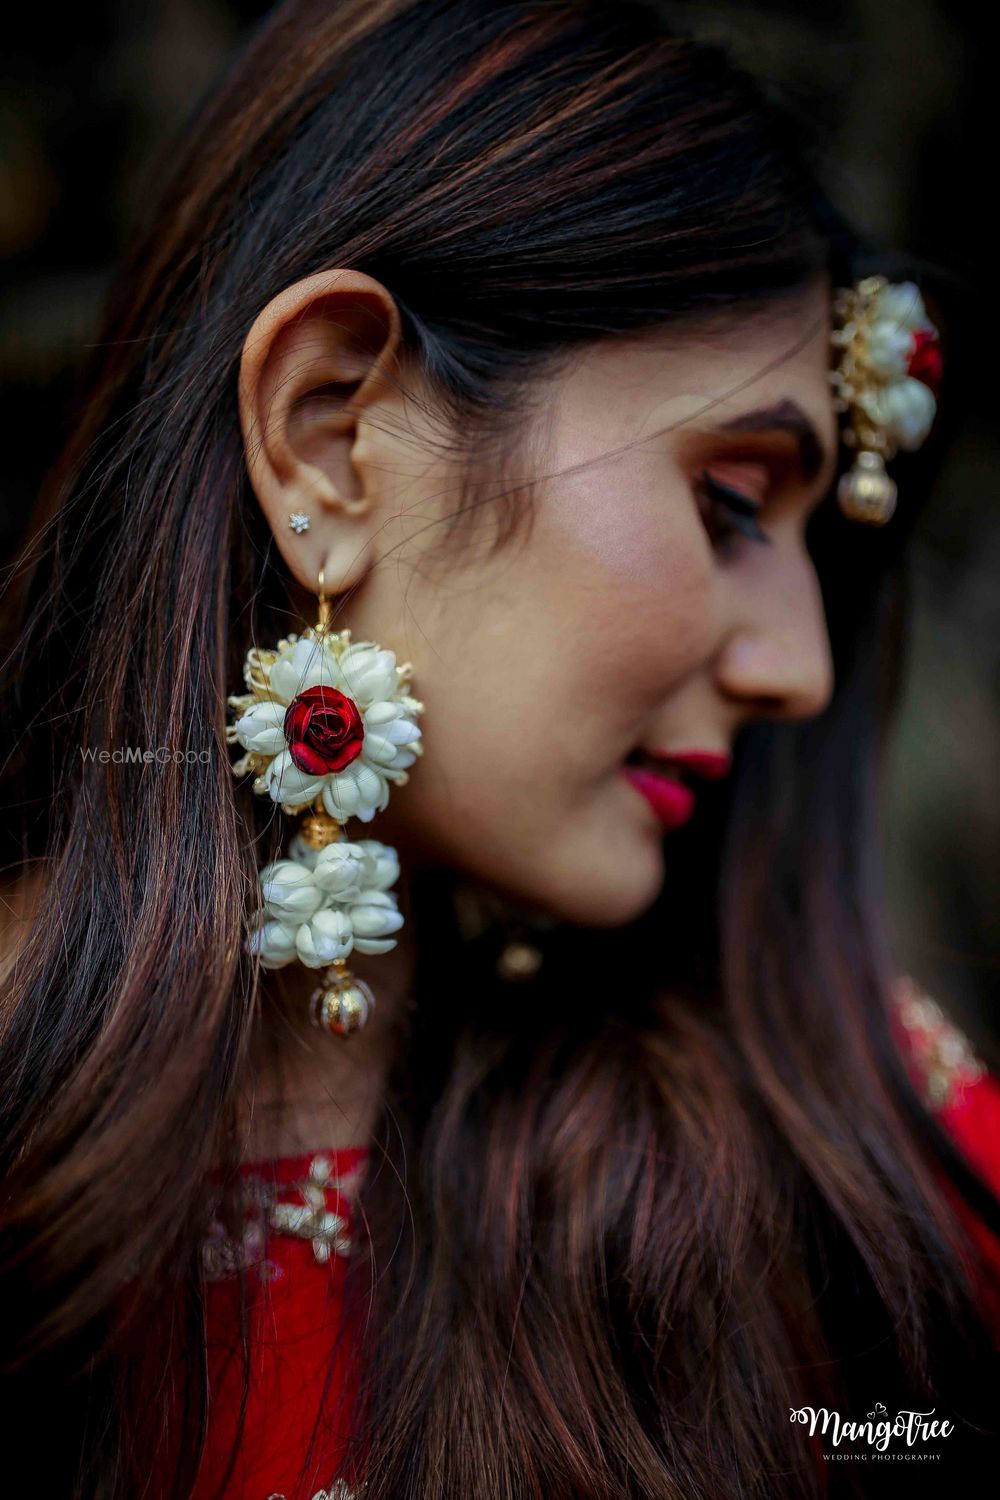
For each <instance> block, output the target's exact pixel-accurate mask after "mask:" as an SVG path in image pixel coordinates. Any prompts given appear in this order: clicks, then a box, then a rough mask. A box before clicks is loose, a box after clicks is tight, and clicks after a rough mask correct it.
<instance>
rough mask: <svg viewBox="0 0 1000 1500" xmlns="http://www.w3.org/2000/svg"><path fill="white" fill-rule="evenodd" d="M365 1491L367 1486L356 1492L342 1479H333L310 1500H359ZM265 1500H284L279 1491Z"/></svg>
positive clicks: (362, 1486) (360, 1487) (359, 1488)
mask: <svg viewBox="0 0 1000 1500" xmlns="http://www.w3.org/2000/svg"><path fill="white" fill-rule="evenodd" d="M366 1489H367V1485H365V1484H361V1485H360V1486H359V1487H358V1488H357V1489H356V1490H352V1489H350V1488H349V1487H348V1486H347V1485H346V1484H345V1483H344V1481H343V1480H342V1479H335V1480H334V1482H333V1484H332V1486H331V1487H330V1489H328V1490H317V1491H316V1493H315V1495H313V1497H312V1500H361V1496H362V1495H363V1494H364V1492H365V1490H366ZM267 1500H285V1496H284V1495H283V1494H282V1493H281V1492H280V1490H275V1491H274V1492H273V1493H272V1494H270V1495H268V1497H267Z"/></svg>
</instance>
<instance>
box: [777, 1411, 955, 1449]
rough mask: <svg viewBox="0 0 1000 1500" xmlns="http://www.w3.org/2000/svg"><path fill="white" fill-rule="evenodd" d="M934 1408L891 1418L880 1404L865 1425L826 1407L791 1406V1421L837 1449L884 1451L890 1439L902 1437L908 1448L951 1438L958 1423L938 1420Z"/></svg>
mask: <svg viewBox="0 0 1000 1500" xmlns="http://www.w3.org/2000/svg"><path fill="white" fill-rule="evenodd" d="M934 1411H935V1408H934V1407H932V1408H931V1410H930V1411H905V1410H904V1411H898V1412H897V1413H896V1415H895V1416H894V1417H890V1416H889V1413H888V1412H887V1411H886V1409H885V1407H884V1406H883V1405H882V1403H881V1401H879V1402H878V1403H877V1404H876V1405H875V1406H874V1407H873V1409H872V1410H871V1411H870V1412H869V1413H868V1415H867V1417H866V1418H865V1420H864V1421H863V1422H858V1421H845V1420H844V1418H843V1417H842V1416H841V1415H840V1412H839V1411H830V1410H829V1408H828V1407H825V1406H819V1407H817V1406H799V1407H795V1406H792V1407H789V1413H790V1420H791V1421H792V1422H801V1423H802V1424H803V1425H804V1426H808V1428H809V1436H810V1437H813V1436H815V1434H816V1433H817V1432H820V1433H821V1434H822V1435H823V1437H829V1439H830V1442H831V1443H832V1444H833V1446H834V1447H835V1448H836V1447H837V1446H838V1445H839V1444H840V1443H843V1442H847V1443H864V1444H866V1445H867V1446H868V1447H870V1448H877V1449H878V1450H879V1451H880V1452H884V1451H885V1450H886V1448H888V1446H889V1440H890V1438H901V1439H902V1440H903V1441H904V1442H905V1443H906V1445H907V1447H909V1448H913V1447H915V1446H916V1445H918V1444H920V1443H926V1442H930V1441H931V1440H932V1439H933V1438H942V1437H948V1436H949V1435H950V1434H951V1433H952V1432H954V1430H955V1424H954V1423H953V1422H949V1421H947V1420H946V1419H944V1418H935V1416H934Z"/></svg>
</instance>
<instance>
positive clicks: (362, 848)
mask: <svg viewBox="0 0 1000 1500" xmlns="http://www.w3.org/2000/svg"><path fill="white" fill-rule="evenodd" d="M329 618H330V605H329V600H328V599H327V598H326V596H325V594H324V590H323V574H322V571H321V572H320V590H319V621H318V623H317V624H316V625H315V626H311V627H309V628H308V629H306V630H304V631H303V632H302V634H301V635H289V636H287V637H286V638H284V639H283V640H280V641H279V642H278V644H277V646H276V647H275V648H273V649H263V650H262V649H260V648H259V647H256V646H253V647H251V649H250V650H249V651H248V652H247V656H246V663H245V666H244V673H243V675H244V680H245V683H246V687H247V691H246V692H245V693H234V694H233V695H232V696H231V697H230V698H229V699H228V703H229V707H230V708H231V709H232V710H233V711H234V714H235V722H234V723H232V724H230V725H228V726H227V728H226V740H227V742H228V743H229V744H233V745H235V744H238V745H241V746H242V748H243V750H244V752H245V754H244V755H243V756H242V757H241V758H240V759H239V760H238V761H236V762H235V763H234V764H233V767H232V770H233V774H234V775H235V776H245V775H247V774H249V773H250V772H253V773H254V783H253V789H254V791H255V792H257V793H258V794H260V795H261V796H269V797H270V798H271V800H272V801H273V802H276V803H277V804H278V805H279V806H280V807H281V808H282V810H283V811H284V812H285V813H287V814H289V815H291V816H298V815H300V814H301V815H303V817H302V823H301V825H300V827H299V829H298V831H297V832H296V834H295V836H294V837H293V839H292V840H291V844H290V846H289V852H288V857H287V858H285V859H279V860H276V861H274V862H272V863H271V864H269V865H267V866H265V868H264V869H263V870H261V871H260V876H259V879H260V904H259V908H258V910H257V911H255V912H254V914H253V916H252V917H251V920H250V928H249V935H248V939H247V946H248V948H249V950H250V951H251V952H253V953H256V954H259V956H260V962H261V965H262V967H264V968H268V969H277V968H281V967H283V966H284V965H285V964H288V963H292V962H295V961H298V962H300V963H302V964H305V965H306V967H307V968H311V969H326V970H327V973H326V975H325V976H323V977H322V978H321V982H320V984H319V987H318V988H317V989H316V990H314V992H313V994H312V998H311V1006H310V1013H311V1018H312V1020H313V1022H314V1024H315V1025H317V1026H321V1027H325V1028H326V1029H327V1030H329V1031H333V1032H335V1033H336V1034H337V1035H339V1036H346V1035H348V1034H349V1033H351V1032H352V1031H357V1030H359V1029H360V1028H361V1027H362V1026H364V1025H365V1023H366V1022H367V1020H368V1017H369V1015H370V1013H371V1010H372V1007H373V1006H374V1004H375V997H374V995H373V994H372V991H371V988H370V986H369V985H367V984H365V983H364V981H363V980H360V979H357V978H356V977H355V976H354V975H353V974H352V973H351V972H350V970H349V969H348V967H347V959H348V956H349V955H350V954H351V953H352V952H354V951H357V952H358V953H364V954H378V953H387V952H389V950H390V949H391V948H394V947H395V946H396V939H395V937H394V936H393V934H394V933H396V932H398V931H399V929H400V928H401V927H402V925H403V917H402V915H401V913H400V911H399V908H398V906H397V904H396V898H395V896H394V895H393V894H392V892H391V891H390V889H389V887H390V886H391V885H393V884H394V883H395V881H396V879H397V877H398V875H399V860H398V858H397V856H396V851H395V850H394V849H391V848H389V846H388V845H386V844H380V843H378V841H377V840H375V839H362V840H360V841H357V842H350V841H348V840H347V839H346V836H345V834H344V829H343V825H344V823H346V821H347V820H348V818H358V819H359V820H360V821H361V822H362V823H370V822H371V820H372V819H373V818H374V817H375V814H376V813H378V812H381V811H383V809H384V808H385V807H386V805H387V804H388V801H389V788H390V785H395V786H404V785H405V784H406V782H407V781H408V780H409V768H410V767H411V766H412V765H413V764H414V762H415V761H416V760H417V758H418V756H420V755H421V754H422V753H423V744H422V739H421V732H420V728H419V726H418V725H417V722H416V720H417V716H418V715H419V714H421V713H422V712H423V708H424V706H423V704H422V703H421V702H420V701H419V700H418V699H416V698H414V697H412V696H411V695H410V693H409V692H408V691H407V688H408V685H409V681H410V678H411V676H412V673H413V668H412V666H411V665H410V663H409V662H404V663H402V664H401V665H399V666H397V665H396V658H395V656H394V655H393V653H392V652H391V651H384V650H382V648H381V647H380V646H378V645H376V644H375V643H374V642H373V641H360V642H356V643H353V644H352V642H351V632H350V631H349V630H340V631H337V632H335V633H331V632H330V631H329Z"/></svg>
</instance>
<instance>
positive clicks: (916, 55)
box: [0, 0, 1000, 1067]
mask: <svg viewBox="0 0 1000 1500" xmlns="http://www.w3.org/2000/svg"><path fill="white" fill-rule="evenodd" d="M270 8H271V6H270V5H269V4H267V3H262V0H160V3H153V0H91V3H90V4H89V5H86V6H80V7H79V8H76V9H73V8H64V9H61V10H60V11H59V13H58V16H56V15H54V14H53V12H52V10H51V8H50V7H46V6H40V5H39V6H32V5H19V6H15V7H11V9H10V10H9V11H8V12H7V14H6V19H5V25H4V32H5V43H6V45H5V48H4V60H3V63H2V65H0V66H2V70H3V72H2V79H0V253H2V258H3V262H4V265H5V269H6V276H5V277H4V281H3V286H2V289H0V380H2V383H3V412H4V421H5V430H6V447H5V462H4V467H3V475H2V480H0V558H2V560H3V561H6V560H7V558H8V557H9V555H10V552H11V550H12V548H13V547H14V546H15V545H16V543H17V540H18V538H19V536H20V534H21V529H22V527H23V524H24V521H25V518H26V516H27V513H28V509H29V507H30V506H31V504H32V500H33V497H34V495H35V492H36V489H37V486H38V483H39V480H40V478H41V475H42V473H43V471H44V470H45V468H46V466H47V464H48V463H49V460H50V458H51V457H52V455H53V454H54V452H55V450H56V448H57V447H58V445H59V443H60V440H61V436H62V433H63V430H64V421H65V413H64V404H65V400H66V396H67V394H68V391H69V386H70V382H71V379H72V375H73V371H74V369H75V367H76V364H77V361H78V359H79V357H80V354H81V351H82V350H83V348H84V347H85V345H86V344H87V342H88V340H90V339H92V338H93V337H94V333H95V329H96V323H97V316H98V311H99V307H100V304H101V300H102V298H103V295H104V292H105V288H106V286H107V283H108V280H109V276H110V274H111V272H112V270H113V267H114V263H115V259H116V257H117V255H118V253H119V251H120V249H121V247H122V244H123V242H124V240H125V238H126V236H127V235H128V232H129V229H130V225H131V223H132V220H133V215H134V214H135V212H136V211H137V209H138V208H139V207H140V206H141V204H142V202H143V199H144V198H145V197H146V195H148V194H149V193H150V192H151V191H152V190H153V189H154V188H155V175H156V174H155V167H156V160H157V157H158V155H159V154H160V153H162V152H163V151H164V149H165V148H166V147H167V146H168V143H169V141H170V138H171V135H172V133H173V132H174V131H175V130H177V129H178V128H179V127H180V126H181V125H182V124H183V121H184V119H185V117H186V116H187V114H188V112H189V111H190V109H191V108H192V106H193V105H194V104H195V102H196V101H197V99H198V97H199V96H200V95H201V93H202V92H203V91H204V90H206V89H208V88H210V87H211V84H212V80H213V78H214V76H215V74H216V72H217V70H218V69H219V68H220V66H221V65H222V64H223V63H224V61H225V59H226V57H227V55H228V53H229V52H230V50H231V49H232V48H234V47H235V46H237V45H238V44H239V42H240V39H241V37H243V36H244V35H245V34H246V32H247V31H248V30H249V29H250V28H251V27H252V26H253V25H254V23H255V22H256V21H257V20H258V18H259V17H261V16H262V15H263V14H265V12H267V11H268V10H269V9H270ZM666 9H668V11H669V13H671V14H674V15H677V16H678V17H679V19H681V20H682V21H683V22H684V23H685V24H686V25H687V26H688V27H689V29H691V30H694V31H696V32H697V33H699V34H702V35H709V36H712V37H718V38H722V39H725V40H727V41H728V42H729V43H730V45H731V46H732V48H733V50H734V51H735V53H736V54H737V56H738V57H739V58H740V60H742V61H744V62H745V63H747V64H748V65H749V66H750V67H751V68H752V70H753V71H754V72H755V73H757V74H758V76H761V77H763V78H764V79H766V80H769V86H770V87H771V88H772V89H773V90H775V91H776V92H777V94H778V96H779V97H780V98H781V99H782V100H783V101H784V102H785V103H786V104H788V105H789V106H790V107H792V108H793V109H794V110H795V111H796V113H797V114H798V115H799V117H800V119H801V120H802V127H803V130H804V131H805V132H808V133H809V135H810V136H811V137H812V138H813V142H814V146H816V145H818V147H819V149H820V150H821V151H822V153H823V156H824V159H825V176H826V183H827V187H828V190H829V191H831V192H832V194H833V196H834V198H835V201H836V202H837V204H838V206H839V207H840V208H841V210H842V211H844V212H845V213H846V214H848V215H849V217H850V218H851V219H852V220H853V221H854V223H855V224H856V225H857V226H858V227H859V228H860V229H861V230H862V231H863V232H864V233H866V234H868V235H870V236H872V237H873V238H874V239H875V240H876V241H877V242H879V243H884V244H887V245H891V246H894V247H897V248H899V249H900V250H902V251H903V252H905V253H906V254H907V255H910V256H912V257H913V258H914V262H915V264H920V263H926V264H934V265H938V266H941V267H945V268H947V274H948V276H949V277H950V278H952V280H953V281H954V282H955V283H956V284H957V285H959V286H960V287H962V288H964V292H963V296H964V298H965V301H966V306H967V308H971V310H972V316H973V323H974V327H973V336H972V337H971V338H967V339H966V340H965V347H964V358H965V359H966V360H967V361H968V363H969V369H968V371H967V376H966V379H965V381H964V385H965V390H966V396H965V398H964V400H963V406H964V411H963V415H962V419H961V424H960V430H959V432H958V435H957V438H956V441H955V442H954V445H953V446H952V448H951V450H950V456H949V458H948V459H947V461H946V465H945V469H944V472H943V474H942V475H941V479H940V483H939V484H938V486H937V489H936V492H935V496H934V499H933V501H932V503H931V504H930V506H929V507H928V508H927V510H926V513H925V514H924V516H923V517H922V519H921V521H920V524H919V528H918V533H917V536H916V539H915V544H914V546H913V550H912V554H911V569H912V590H913V599H914V604H915V616H914V633H913V638H912V644H911V649H910V659H909V668H908V679H907V682H908V685H907V692H906V702H905V709H904V713H903V715H902V719H901V722H900V727H899V733H898V735H897V737H896V741H895V745H894V751H893V768H892V777H891V788H890V796H889V803H888V810H887V811H888V819H887V829H886V836H887V846H888V855H889V873H890V890H889V895H890V901H891V908H892V914H893V927H894V933H895V938H896V943H897V949H898V953H899V956H900V958H901V960H902V962H903V964H904V966H905V967H906V969H907V971H908V972H909V973H911V974H913V976H914V977H915V978H916V979H917V980H918V981H919V982H920V983H921V984H923V985H924V986H925V987H926V988H927V989H928V990H929V991H930V992H931V993H932V994H934V995H936V996H937V997H938V998H939V999H940V1000H941V1001H942V1003H943V1004H945V1005H946V1006H947V1008H948V1009H949V1010H950V1011H952V1012H953V1013H954V1014H955V1016H956V1018H957V1019H958V1020H959V1021H960V1022H961V1023H964V1025H965V1027H966V1029H967V1030H968V1031H969V1033H970V1035H971V1036H972V1038H973V1040H974V1041H975V1042H976V1043H977V1044H978V1045H979V1047H980V1050H981V1051H982V1053H983V1055H984V1057H985V1058H986V1060H987V1061H989V1062H990V1063H991V1064H992V1065H993V1066H994V1067H997V1066H998V1060H1000V1047H998V1046H997V1041H996V1038H997V1035H998V1032H1000V1024H998V1019H997V1018H998V1014H1000V1012H998V1011H997V1009H996V1006H995V1000H996V998H997V990H998V974H1000V963H998V957H1000V954H998V949H1000V941H998V936H1000V927H998V923H997V920H996V918H997V913H998V905H1000V903H998V895H1000V880H998V869H1000V861H998V852H1000V837H998V834H1000V801H998V798H997V795H996V790H995V787H996V780H997V772H998V768H1000V755H998V748H1000V701H998V700H1000V673H998V657H1000V630H998V628H997V626H998V618H1000V597H998V596H1000V587H998V585H1000V507H998V506H997V503H996V493H995V491H996V486H995V482H994V479H993V475H994V472H995V471H996V469H997V463H998V457H1000V426H998V421H997V416H996V384H995V381H994V378H993V364H994V361H993V358H992V355H993V351H994V350H996V349H997V348H1000V326H998V323H1000V314H998V309H997V302H996V298H995V297H994V296H993V295H992V291H993V287H992V274H993V265H994V255H993V245H992V240H991V238H990V237H989V235H988V234H987V232H986V229H985V218H986V215H985V209H986V207H987V206H988V203H989V199H990V197H991V196H992V185H993V175H994V174H993V172H992V170H991V169H990V165H989V164H990V163H991V160H992V153H991V149H990V148H991V146H992V144H993V133H992V131H991V129H990V126H991V125H992V120H993V117H994V115H995V94H996V88H997V85H996V69H995V61H994V55H993V53H992V51H991V49H990V48H988V47H987V46H986V44H985V40H984V37H983V35H982V33H981V32H977V30H976V24H975V17H976V12H975V11H974V9H973V7H972V5H971V4H969V3H968V0H948V3H947V4H946V3H944V0H827V3H825V4H823V5H817V4H793V3H775V0H766V3H752V4H688V5H676V6H667V7H666ZM980 13H981V12H980ZM988 258H989V263H988ZM904 503H905V496H903V497H901V500H900V504H904Z"/></svg>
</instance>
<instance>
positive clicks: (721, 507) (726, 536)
mask: <svg viewBox="0 0 1000 1500" xmlns="http://www.w3.org/2000/svg"><path fill="white" fill-rule="evenodd" d="M699 492H700V493H701V494H702V495H703V497H704V498H705V499H706V500H707V501H708V503H709V506H710V507H711V517H712V520H713V521H716V522H717V521H718V520H719V519H720V517H721V520H722V535H721V538H719V542H720V544H721V545H723V546H725V545H726V544H727V543H730V542H732V541H733V539H734V538H735V537H737V536H745V537H749V538H750V540H751V541H753V542H767V543H769V542H770V540H771V538H770V537H769V536H768V534H767V532H766V531H764V530H763V529H762V527H760V526H758V524H757V520H756V517H757V516H758V515H759V514H760V512H761V510H762V509H763V506H762V505H761V503H760V501H759V500H751V498H750V496H749V495H744V494H743V492H742V491H741V490H734V489H732V488H731V487H730V486H729V485H728V484H722V483H721V482H720V481H719V480H718V479H713V478H712V476H711V475H710V474H709V472H708V470H707V469H702V471H701V480H700V484H699ZM714 540H715V538H713V541H714Z"/></svg>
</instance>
